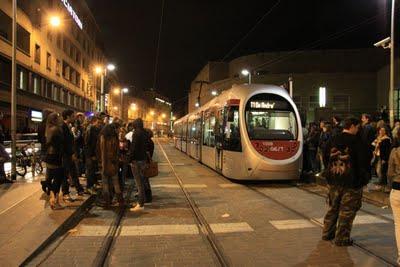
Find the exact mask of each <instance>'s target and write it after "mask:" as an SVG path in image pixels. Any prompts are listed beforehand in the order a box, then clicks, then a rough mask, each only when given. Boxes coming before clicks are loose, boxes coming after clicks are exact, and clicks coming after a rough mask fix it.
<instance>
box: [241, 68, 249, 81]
mask: <svg viewBox="0 0 400 267" xmlns="http://www.w3.org/2000/svg"><path fill="white" fill-rule="evenodd" d="M242 75H244V76H249V84H251V72H250V71H249V70H247V69H243V70H242Z"/></svg>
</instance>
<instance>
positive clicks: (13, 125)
mask: <svg viewBox="0 0 400 267" xmlns="http://www.w3.org/2000/svg"><path fill="white" fill-rule="evenodd" d="M16 138H17V0H13V24H12V62H11V179H12V180H15V179H16V177H17V175H16V173H17V172H16V169H17V166H16V163H17V161H16V154H17V153H16V149H17V139H16Z"/></svg>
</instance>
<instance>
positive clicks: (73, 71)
mask: <svg viewBox="0 0 400 267" xmlns="http://www.w3.org/2000/svg"><path fill="white" fill-rule="evenodd" d="M70 80H71V83H73V84H76V71H75V70H74V69H73V68H71V76H70Z"/></svg>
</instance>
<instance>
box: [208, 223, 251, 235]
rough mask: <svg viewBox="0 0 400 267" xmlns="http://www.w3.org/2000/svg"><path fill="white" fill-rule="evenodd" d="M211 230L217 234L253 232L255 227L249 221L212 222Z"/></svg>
mask: <svg viewBox="0 0 400 267" xmlns="http://www.w3.org/2000/svg"><path fill="white" fill-rule="evenodd" d="M210 227H211V230H212V231H213V232H214V233H215V234H225V233H238V232H253V231H254V229H253V228H251V226H250V225H249V224H248V223H245V222H240V223H212V224H210Z"/></svg>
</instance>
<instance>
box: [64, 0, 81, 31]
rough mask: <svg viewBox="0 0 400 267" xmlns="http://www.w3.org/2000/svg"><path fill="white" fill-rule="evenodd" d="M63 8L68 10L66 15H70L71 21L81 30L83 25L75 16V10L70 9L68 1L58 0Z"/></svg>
mask: <svg viewBox="0 0 400 267" xmlns="http://www.w3.org/2000/svg"><path fill="white" fill-rule="evenodd" d="M60 1H61V2H62V3H63V4H64V6H65V8H66V9H67V10H68V13H69V14H70V15H71V17H72V19H73V20H74V21H75V23H76V24H77V25H78V27H79V28H80V29H81V30H83V24H82V21H81V20H80V18H79V17H78V15H77V14H76V12H75V10H74V9H73V8H72V6H71V4H70V3H69V2H68V0H60Z"/></svg>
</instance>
